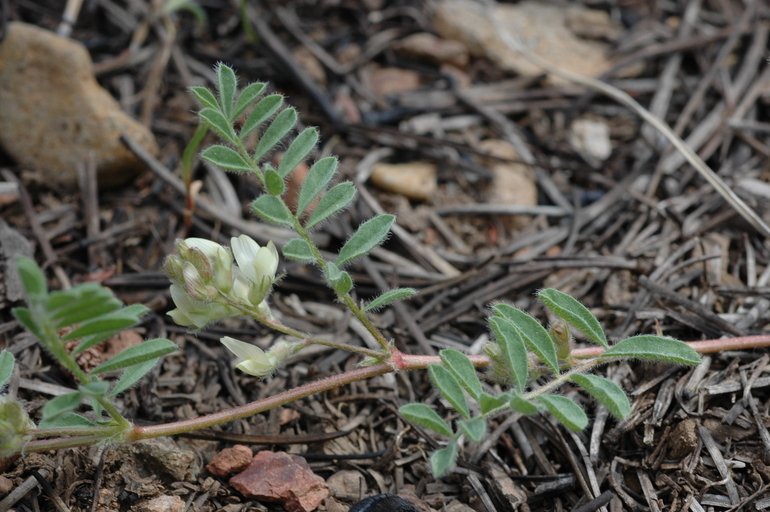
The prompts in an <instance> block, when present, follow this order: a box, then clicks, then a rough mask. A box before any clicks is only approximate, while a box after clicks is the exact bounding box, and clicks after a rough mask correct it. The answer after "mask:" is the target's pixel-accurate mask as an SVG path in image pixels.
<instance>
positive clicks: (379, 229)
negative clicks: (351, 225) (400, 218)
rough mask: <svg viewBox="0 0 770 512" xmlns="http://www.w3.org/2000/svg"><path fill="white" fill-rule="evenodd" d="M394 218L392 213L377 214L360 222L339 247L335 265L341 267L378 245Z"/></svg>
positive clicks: (386, 234)
mask: <svg viewBox="0 0 770 512" xmlns="http://www.w3.org/2000/svg"><path fill="white" fill-rule="evenodd" d="M395 220H396V217H395V216H393V215H378V216H376V217H374V218H372V219H369V220H367V221H366V222H364V223H363V224H361V226H359V228H358V229H357V230H356V232H355V233H353V236H351V237H350V239H348V241H347V242H345V245H343V246H342V249H340V253H339V254H338V255H337V261H336V262H335V263H336V264H337V266H338V267H342V266H343V265H345V264H347V263H349V262H351V261H353V260H354V259H356V258H360V257H361V256H363V255H364V254H368V253H369V251H371V250H372V249H374V248H375V247H377V246H378V245H380V244H381V243H382V242H383V241H384V240H385V237H386V236H388V232H389V231H390V227H391V226H392V225H393V222H395Z"/></svg>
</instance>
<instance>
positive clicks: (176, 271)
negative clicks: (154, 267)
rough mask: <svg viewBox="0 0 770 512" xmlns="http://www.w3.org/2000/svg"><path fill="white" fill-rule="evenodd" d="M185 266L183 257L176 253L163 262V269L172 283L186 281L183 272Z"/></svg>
mask: <svg viewBox="0 0 770 512" xmlns="http://www.w3.org/2000/svg"><path fill="white" fill-rule="evenodd" d="M183 266H184V262H183V261H182V258H180V257H179V256H177V255H176V254H174V255H171V256H169V257H168V258H166V261H164V262H163V270H165V271H166V275H167V276H168V278H169V279H170V280H171V282H172V283H183V282H184V275H183V274H182V267H183Z"/></svg>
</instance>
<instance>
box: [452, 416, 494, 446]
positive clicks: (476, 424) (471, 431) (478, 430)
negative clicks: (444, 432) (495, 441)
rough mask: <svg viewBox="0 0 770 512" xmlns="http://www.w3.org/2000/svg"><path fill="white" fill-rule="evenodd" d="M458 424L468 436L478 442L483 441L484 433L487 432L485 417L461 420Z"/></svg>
mask: <svg viewBox="0 0 770 512" xmlns="http://www.w3.org/2000/svg"><path fill="white" fill-rule="evenodd" d="M457 424H458V425H459V426H460V430H461V431H462V432H463V433H464V434H465V435H466V436H468V437H469V438H470V439H471V440H472V441H476V442H477V443H479V442H481V440H482V439H484V434H486V433H487V422H486V421H484V418H473V419H472V420H467V421H465V420H460V421H458V422H457Z"/></svg>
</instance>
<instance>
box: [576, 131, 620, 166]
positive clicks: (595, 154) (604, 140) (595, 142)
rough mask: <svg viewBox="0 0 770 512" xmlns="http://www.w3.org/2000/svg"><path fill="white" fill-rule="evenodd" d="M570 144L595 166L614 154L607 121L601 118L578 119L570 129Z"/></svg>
mask: <svg viewBox="0 0 770 512" xmlns="http://www.w3.org/2000/svg"><path fill="white" fill-rule="evenodd" d="M568 139H569V145H570V146H572V149H574V150H575V151H577V152H578V153H579V154H580V156H582V157H583V159H584V160H585V161H586V162H588V164H589V165H591V166H592V167H594V168H598V167H599V166H600V165H601V164H602V162H604V161H605V160H607V159H608V158H609V157H610V155H612V141H611V140H610V128H609V126H608V125H607V122H606V121H604V120H601V119H599V120H598V119H576V120H575V121H573V123H572V125H571V126H570V129H569V137H568Z"/></svg>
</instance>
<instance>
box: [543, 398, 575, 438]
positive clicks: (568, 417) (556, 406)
mask: <svg viewBox="0 0 770 512" xmlns="http://www.w3.org/2000/svg"><path fill="white" fill-rule="evenodd" d="M537 400H538V401H539V402H540V403H541V404H543V405H544V406H545V408H546V409H548V412H550V413H551V414H552V415H553V416H554V417H555V418H556V419H557V420H559V421H560V422H561V423H562V424H563V425H564V426H565V427H567V428H568V429H570V430H574V431H576V432H579V431H581V430H583V429H584V428H586V427H587V426H588V416H586V413H585V412H583V409H581V408H580V406H579V405H578V404H576V403H575V402H573V401H572V400H570V399H569V398H567V397H566V396H561V395H540V396H538V397H537Z"/></svg>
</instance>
